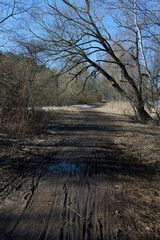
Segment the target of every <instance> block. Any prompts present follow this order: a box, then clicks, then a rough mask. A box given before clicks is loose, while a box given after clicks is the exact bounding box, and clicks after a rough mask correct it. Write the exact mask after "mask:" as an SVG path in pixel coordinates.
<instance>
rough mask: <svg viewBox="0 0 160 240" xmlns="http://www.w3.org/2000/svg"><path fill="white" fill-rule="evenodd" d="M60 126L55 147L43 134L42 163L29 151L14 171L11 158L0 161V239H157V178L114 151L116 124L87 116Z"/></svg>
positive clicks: (107, 118)
mask: <svg viewBox="0 0 160 240" xmlns="http://www.w3.org/2000/svg"><path fill="white" fill-rule="evenodd" d="M63 119H64V122H63V125H61V126H60V127H59V135H58V137H59V142H58V143H57V145H56V142H55V139H56V138H55V136H54V135H49V136H47V135H45V134H44V135H43V142H41V143H39V144H38V145H35V146H38V149H41V150H42V148H43V149H45V155H42V154H39V155H38V150H35V152H32V153H31V152H30V151H29V150H28V149H31V147H32V149H33V148H34V147H35V146H33V145H32V146H28V147H25V148H24V149H23V150H24V151H25V157H24V156H23V158H22V159H21V160H19V162H20V163H21V164H20V167H17V165H16V161H17V159H16V158H14V160H13V159H12V157H13V156H12V154H11V155H10V157H8V158H6V159H5V160H3V161H2V163H1V172H0V173H1V175H0V176H1V185H2V187H1V195H0V196H1V200H0V203H1V206H0V239H3V240H19V239H23V240H31V239H32V240H51V239H53V240H113V239H115V240H118V239H123V240H125V239H129V240H130V239H131V240H132V239H135V240H140V239H141V240H143V239H160V225H159V224H160V220H159V219H160V201H159V200H160V192H159V176H158V173H157V172H156V171H155V170H154V169H152V168H151V167H149V166H147V165H145V164H142V163H141V162H140V161H139V160H138V159H136V158H135V157H134V156H133V155H130V154H129V153H128V151H125V150H124V151H123V150H122V149H121V148H119V146H118V145H117V144H115V143H114V141H113V139H114V137H118V136H121V134H122V132H123V131H125V129H123V128H122V126H121V125H117V124H115V123H116V121H117V119H116V117H115V116H111V115H106V114H105V113H101V112H97V111H96V109H90V110H89V109H88V110H84V111H79V112H78V113H77V114H76V115H74V116H73V114H72V115H71V114H69V113H65V115H64V116H63ZM121 121H122V122H123V118H122V119H121ZM50 123H51V121H50ZM49 126H50V127H51V124H50V125H49ZM35 149H36V147H35ZM29 153H30V155H32V156H30V157H28V154H29ZM33 155H34V156H33ZM23 161H24V162H25V163H24V162H23ZM11 163H13V164H11Z"/></svg>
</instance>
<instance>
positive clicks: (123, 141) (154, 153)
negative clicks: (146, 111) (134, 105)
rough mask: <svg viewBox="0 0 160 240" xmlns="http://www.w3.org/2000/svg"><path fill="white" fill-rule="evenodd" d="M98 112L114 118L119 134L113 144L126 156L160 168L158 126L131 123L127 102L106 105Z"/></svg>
mask: <svg viewBox="0 0 160 240" xmlns="http://www.w3.org/2000/svg"><path fill="white" fill-rule="evenodd" d="M98 110H99V111H103V112H105V113H107V114H111V115H114V116H115V117H116V119H117V121H116V122H115V124H116V125H117V127H118V128H120V129H121V133H120V134H117V135H116V136H115V139H114V142H115V143H116V144H118V145H119V147H120V148H121V149H122V150H123V151H125V152H126V154H127V152H128V154H133V155H134V156H135V157H136V158H138V159H139V160H140V161H141V162H142V163H144V164H147V165H148V164H149V165H152V166H154V167H155V168H156V169H157V168H160V157H159V156H160V126H157V125H156V124H154V122H150V123H148V124H142V123H138V122H134V121H132V120H131V118H128V116H133V114H134V113H133V111H132V109H131V106H130V105H129V103H127V102H117V103H114V102H111V103H106V104H105V105H104V106H102V108H99V109H98Z"/></svg>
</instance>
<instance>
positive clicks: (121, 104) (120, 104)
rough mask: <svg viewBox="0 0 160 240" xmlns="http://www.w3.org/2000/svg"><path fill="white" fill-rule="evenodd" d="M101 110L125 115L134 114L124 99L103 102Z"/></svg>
mask: <svg viewBox="0 0 160 240" xmlns="http://www.w3.org/2000/svg"><path fill="white" fill-rule="evenodd" d="M101 110H102V111H104V112H106V113H111V114H112V113H113V114H120V115H122V114H123V115H126V116H134V111H133V109H132V106H131V104H130V103H129V102H126V101H116V102H114V101H112V102H107V103H105V104H103V106H102V107H101Z"/></svg>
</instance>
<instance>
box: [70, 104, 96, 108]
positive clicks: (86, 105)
mask: <svg viewBox="0 0 160 240" xmlns="http://www.w3.org/2000/svg"><path fill="white" fill-rule="evenodd" d="M71 107H79V108H94V107H95V106H91V105H88V104H79V105H71Z"/></svg>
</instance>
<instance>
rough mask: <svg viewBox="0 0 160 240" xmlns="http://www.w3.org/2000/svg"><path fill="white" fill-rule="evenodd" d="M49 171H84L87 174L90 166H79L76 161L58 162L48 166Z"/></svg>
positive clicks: (71, 172) (65, 172) (59, 172)
mask: <svg viewBox="0 0 160 240" xmlns="http://www.w3.org/2000/svg"><path fill="white" fill-rule="evenodd" d="M48 170H49V171H51V172H53V173H58V174H71V175H74V174H76V173H84V174H87V173H88V171H89V167H88V166H77V165H76V164H74V163H70V162H65V161H63V162H60V163H58V164H53V165H51V166H50V167H49V168H48Z"/></svg>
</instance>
